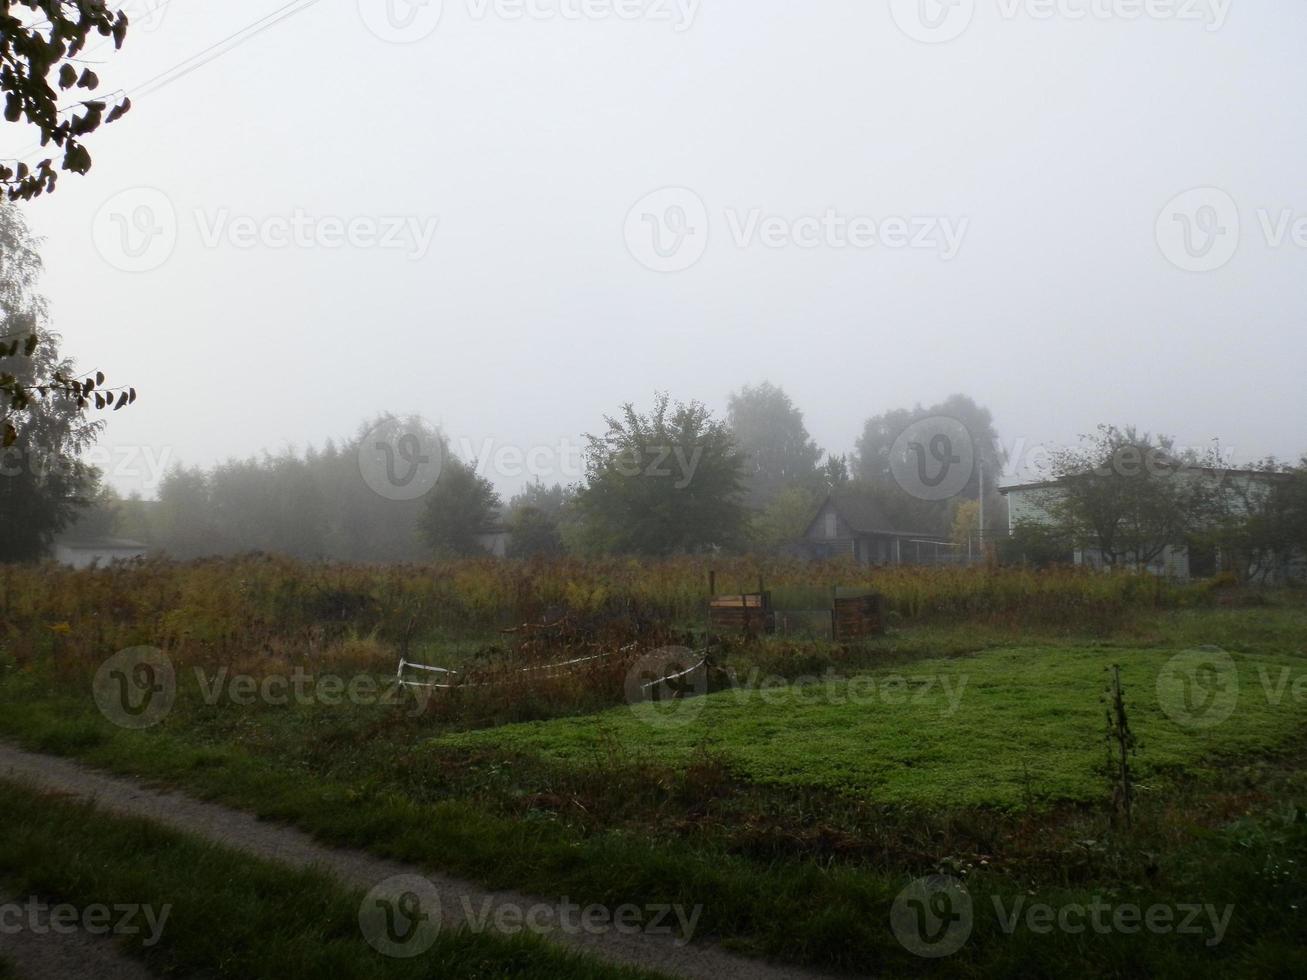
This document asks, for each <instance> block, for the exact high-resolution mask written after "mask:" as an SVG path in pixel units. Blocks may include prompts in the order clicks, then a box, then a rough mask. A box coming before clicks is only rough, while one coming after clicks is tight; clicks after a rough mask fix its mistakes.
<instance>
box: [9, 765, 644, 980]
mask: <svg viewBox="0 0 1307 980" xmlns="http://www.w3.org/2000/svg"><path fill="white" fill-rule="evenodd" d="M0 789H2V791H3V795H4V806H3V807H0V876H2V877H3V879H4V881H5V883H6V886H7V887H8V888H9V889H10V890H11V891H13V892H14V893H15V894H22V895H28V894H35V895H40V896H42V897H43V898H46V899H50V900H56V901H60V902H68V903H71V904H73V905H75V906H77V907H78V908H79V909H81V908H84V907H86V906H87V905H92V904H100V905H108V906H115V905H124V904H133V905H142V906H150V907H151V908H152V909H153V910H154V917H155V921H158V922H160V923H161V928H160V929H159V930H158V931H157V933H155V932H152V931H150V930H145V929H141V930H140V931H138V932H135V933H133V934H131V935H123V936H121V937H119V940H120V942H121V943H122V944H123V946H124V948H125V949H126V951H127V952H129V953H130V954H131V955H134V956H136V957H138V958H140V959H142V960H143V961H144V962H145V963H146V965H147V966H148V967H149V968H150V969H151V970H152V971H153V972H156V973H159V974H160V975H175V974H181V975H195V976H200V975H203V976H211V977H235V978H240V980H264V978H266V980H283V978H284V977H288V976H332V977H359V978H371V977H377V978H380V977H386V978H422V977H432V978H446V977H492V976H493V977H520V978H523V980H526V978H541V980H546V978H555V977H573V978H579V980H592V978H593V980H599V978H612V980H637V978H652V977H655V976H656V974H652V973H647V972H640V971H636V970H626V969H620V968H616V967H609V966H606V965H604V964H600V963H597V962H595V961H594V960H591V959H588V958H585V957H582V956H580V955H577V954H573V953H570V952H567V951H564V950H561V949H558V948H557V947H554V946H551V945H548V944H546V943H544V942H542V941H539V940H536V939H532V938H529V937H512V938H509V937H502V936H497V935H487V934H477V933H472V932H468V931H459V932H457V933H446V934H441V935H439V936H437V937H436V939H435V942H434V944H433V945H432V946H431V948H430V949H429V950H428V951H427V952H426V953H424V954H422V955H421V956H420V957H415V958H412V959H396V958H388V957H386V956H383V955H382V954H381V953H379V952H377V951H376V950H374V949H373V948H372V947H371V946H369V945H368V943H367V941H366V939H365V937H364V935H363V933H362V931H361V929H360V925H359V906H360V902H361V900H362V898H363V896H362V893H359V892H353V891H351V890H348V889H345V888H343V887H341V886H340V885H338V884H337V883H336V882H335V881H334V880H332V879H331V878H329V877H326V876H324V875H321V874H317V873H314V872H309V871H300V870H295V869H291V868H287V867H284V866H282V865H279V864H274V863H272V862H268V861H263V860H259V859H257V858H252V857H250V856H248V855H245V854H239V853H236V852H233V851H231V850H228V849H226V848H222V847H219V846H216V845H213V844H210V843H207V842H205V841H202V840H200V839H198V838H195V837H191V836H189V835H186V834H182V833H179V832H177V831H174V830H170V829H167V828H163V827H160V826H158V825H157V824H154V823H151V822H149V821H146V820H139V819H134V818H125V817H118V816H113V815H110V814H106V813H103V812H99V811H97V810H95V809H94V808H93V807H92V806H91V805H89V804H80V803H73V802H68V801H65V800H58V799H53V798H51V797H49V796H46V795H43V794H40V793H38V792H35V791H33V790H32V789H30V788H28V787H25V786H22V785H19V784H16V783H12V782H7V781H0ZM165 907H166V908H167V912H166V918H165V917H164V915H165V913H164V909H165ZM152 939H157V942H153V943H152V942H151V940H152ZM0 976H3V974H0Z"/></svg>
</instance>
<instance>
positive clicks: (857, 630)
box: [830, 592, 885, 641]
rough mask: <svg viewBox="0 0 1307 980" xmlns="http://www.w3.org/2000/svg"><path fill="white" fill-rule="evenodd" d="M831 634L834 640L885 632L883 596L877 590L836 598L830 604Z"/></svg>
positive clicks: (854, 638)
mask: <svg viewBox="0 0 1307 980" xmlns="http://www.w3.org/2000/svg"><path fill="white" fill-rule="evenodd" d="M830 621H831V636H832V638H834V639H835V640H836V641H840V640H856V639H860V638H861V637H864V636H879V635H880V634H881V633H884V632H885V597H884V596H883V595H881V594H880V593H878V592H873V593H870V594H868V595H858V596H848V597H847V598H842V599H840V598H837V599H835V600H834V602H833V603H832V606H831V614H830Z"/></svg>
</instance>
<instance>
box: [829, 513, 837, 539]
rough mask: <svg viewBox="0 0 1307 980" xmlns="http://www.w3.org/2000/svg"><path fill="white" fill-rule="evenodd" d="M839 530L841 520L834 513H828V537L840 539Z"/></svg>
mask: <svg viewBox="0 0 1307 980" xmlns="http://www.w3.org/2000/svg"><path fill="white" fill-rule="evenodd" d="M839 530H840V529H839V520H838V519H837V518H836V516H835V514H834V513H828V514H827V515H826V537H828V538H836V537H839Z"/></svg>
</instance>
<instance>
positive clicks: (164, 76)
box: [15, 0, 320, 159]
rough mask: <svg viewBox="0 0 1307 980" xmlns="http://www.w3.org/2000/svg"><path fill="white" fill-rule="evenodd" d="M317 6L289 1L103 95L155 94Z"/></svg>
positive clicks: (308, 1) (28, 150)
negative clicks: (154, 72)
mask: <svg viewBox="0 0 1307 980" xmlns="http://www.w3.org/2000/svg"><path fill="white" fill-rule="evenodd" d="M171 2H172V0H166V2H165V4H163V6H166V5H167V4H168V3H171ZM319 2H320V0H290V2H288V3H285V4H283V5H282V6H280V7H278V8H277V9H276V10H273V11H271V12H270V13H267V14H264V15H263V16H262V17H260V18H258V19H257V20H255V21H253V22H252V23H249V24H246V25H245V26H244V27H242V28H240V30H237V31H234V32H233V33H231V34H229V35H227V36H226V37H224V38H222V39H221V40H220V41H215V42H214V43H213V44H210V45H209V46H208V47H206V48H203V49H201V50H200V51H197V52H196V53H195V54H193V55H191V56H190V57H188V58H184V59H183V60H181V61H179V62H177V64H175V65H173V66H172V67H171V68H168V69H166V70H165V71H162V72H159V73H158V74H157V75H154V76H152V77H151V78H148V79H146V80H145V81H143V82H138V83H137V84H135V85H133V86H132V87H131V88H127V89H122V88H119V89H115V90H113V91H112V92H109V93H106V94H105V95H107V96H115V95H118V94H120V93H121V94H122V95H123V96H124V97H131V96H136V97H137V98H140V97H141V96H143V95H149V94H150V93H151V92H157V91H159V89H161V88H164V87H165V86H168V85H171V84H172V83H173V82H175V81H177V80H178V79H181V78H185V77H186V76H187V75H189V74H190V73H191V72H193V71H195V70H196V69H198V68H203V67H204V66H205V65H207V64H209V63H210V62H212V61H215V60H217V59H218V58H220V57H222V56H223V55H224V54H226V53H227V52H228V51H233V50H235V49H236V48H238V47H240V45H242V44H244V43H245V42H246V41H248V40H250V38H253V37H257V36H258V35H259V34H262V33H263V32H264V31H266V30H267V29H268V28H270V27H274V26H276V25H277V24H279V23H281V22H282V21H283V20H287V19H288V18H290V17H293V16H295V15H296V14H298V13H302V12H303V11H305V10H308V9H309V8H310V7H313V6H316V5H317V4H318V3H319ZM106 43H107V42H106ZM103 46H104V45H100V47H103ZM97 50H98V49H97ZM89 53H91V52H88V54H89ZM206 55H207V57H206ZM105 95H101V96H99V97H100V98H104V97H105ZM80 104H81V103H80V102H79V103H74V105H80ZM70 108H71V107H70ZM60 111H64V110H62V109H61V110H60ZM41 146H42V144H40V143H32V144H31V145H30V146H28V147H27V148H26V149H24V150H22V151H20V152H19V153H18V155H17V157H15V159H19V158H22V157H25V156H27V154H29V153H31V152H32V151H33V150H37V149H40V148H41Z"/></svg>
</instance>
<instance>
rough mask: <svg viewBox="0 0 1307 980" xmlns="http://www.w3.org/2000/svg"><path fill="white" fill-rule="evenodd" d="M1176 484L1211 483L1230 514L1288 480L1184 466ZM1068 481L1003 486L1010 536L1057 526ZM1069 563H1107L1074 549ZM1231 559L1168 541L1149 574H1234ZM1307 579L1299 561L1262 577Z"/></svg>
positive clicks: (1191, 542) (1203, 546)
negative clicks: (1027, 527)
mask: <svg viewBox="0 0 1307 980" xmlns="http://www.w3.org/2000/svg"><path fill="white" fill-rule="evenodd" d="M1173 473H1174V476H1173V477H1172V478H1175V479H1187V480H1203V481H1209V483H1210V489H1211V490H1212V491H1214V492H1219V493H1220V494H1221V495H1222V496H1223V497H1224V500H1225V505H1226V508H1227V511H1228V512H1229V513H1231V514H1232V515H1237V514H1239V513H1240V512H1241V511H1242V510H1243V509H1244V501H1246V500H1248V499H1249V498H1250V497H1256V496H1257V495H1259V494H1262V493H1265V492H1267V491H1268V490H1269V488H1270V486H1271V485H1272V484H1273V482H1274V481H1276V480H1282V479H1286V478H1287V477H1286V476H1285V475H1283V474H1279V473H1273V472H1267V471H1264V470H1244V469H1226V470H1221V469H1212V468H1210V467H1203V466H1185V467H1181V468H1179V469H1177V470H1175V471H1173ZM1065 481H1066V478H1063V479H1062V480H1053V481H1045V482H1040V483H1025V484H1020V485H1018V486H1010V487H1000V488H999V492H1000V493H1002V494H1003V495H1004V496H1005V497H1006V498H1007V502H1008V531H1009V533H1011V532H1012V531H1014V530H1015V529H1016V528H1017V526H1018V525H1019V524H1043V525H1051V524H1053V523H1054V519H1053V517H1052V515H1051V514H1050V513H1049V509H1050V507H1051V506H1052V505H1053V504H1054V503H1055V502H1056V500H1057V496H1058V495H1059V494H1060V493H1061V492H1063V487H1064V485H1065ZM1067 558H1068V559H1069V560H1070V561H1072V562H1074V563H1075V564H1077V565H1089V566H1093V567H1103V566H1104V565H1105V562H1104V561H1103V557H1102V554H1101V552H1100V551H1098V550H1097V549H1094V548H1087V547H1086V548H1076V549H1074V550H1072V551H1071V552H1070V553H1069V554H1068V555H1067ZM1231 567H1232V562H1231V556H1228V555H1222V554H1221V550H1220V548H1219V547H1217V546H1216V545H1213V544H1211V543H1209V542H1203V541H1201V540H1200V539H1198V538H1194V537H1190V538H1188V539H1186V540H1184V541H1175V542H1168V543H1167V544H1166V545H1165V547H1163V549H1162V551H1161V552H1160V553H1159V554H1158V556H1157V557H1156V558H1154V559H1153V560H1152V561H1151V562H1150V563H1149V564H1148V565H1147V570H1148V571H1150V572H1153V573H1154V574H1157V575H1165V576H1167V577H1168V578H1175V579H1180V580H1188V579H1191V578H1209V577H1211V576H1214V575H1216V574H1217V573H1219V572H1222V571H1228V570H1231ZM1305 574H1307V560H1304V556H1297V557H1295V558H1294V559H1292V560H1291V561H1290V562H1288V563H1287V564H1285V565H1283V566H1281V567H1277V568H1267V569H1264V570H1262V571H1261V572H1260V574H1259V578H1260V580H1261V581H1263V582H1281V581H1284V580H1286V579H1300V578H1302V577H1304V575H1305Z"/></svg>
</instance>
